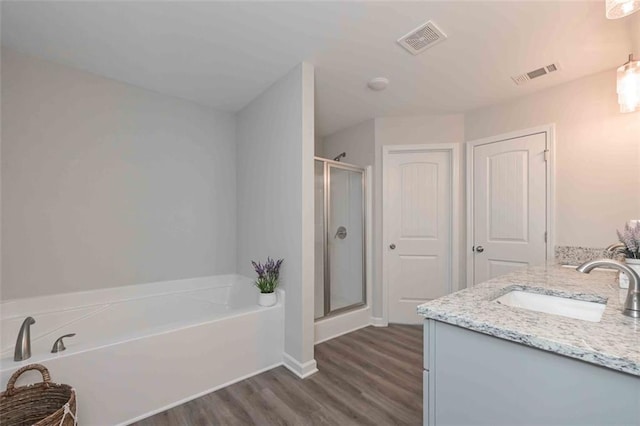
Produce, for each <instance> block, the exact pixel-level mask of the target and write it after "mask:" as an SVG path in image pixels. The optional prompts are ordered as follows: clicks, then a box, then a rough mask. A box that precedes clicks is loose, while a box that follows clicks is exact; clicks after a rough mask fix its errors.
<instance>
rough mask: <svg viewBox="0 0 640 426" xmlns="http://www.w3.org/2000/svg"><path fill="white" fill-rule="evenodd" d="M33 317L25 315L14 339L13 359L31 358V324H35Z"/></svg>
mask: <svg viewBox="0 0 640 426" xmlns="http://www.w3.org/2000/svg"><path fill="white" fill-rule="evenodd" d="M35 323H36V320H34V319H33V317H27V318H26V319H25V320H24V321H23V322H22V325H21V326H20V332H19V333H18V339H17V340H16V350H15V352H14V353H13V360H14V361H24V360H25V359H29V358H31V329H30V327H31V325H33V324H35Z"/></svg>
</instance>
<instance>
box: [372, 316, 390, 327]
mask: <svg viewBox="0 0 640 426" xmlns="http://www.w3.org/2000/svg"><path fill="white" fill-rule="evenodd" d="M370 323H371V325H372V326H374V327H388V326H389V321H387V320H385V319H384V318H382V317H371V320H370Z"/></svg>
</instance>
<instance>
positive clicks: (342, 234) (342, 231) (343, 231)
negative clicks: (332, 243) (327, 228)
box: [333, 226, 347, 240]
mask: <svg viewBox="0 0 640 426" xmlns="http://www.w3.org/2000/svg"><path fill="white" fill-rule="evenodd" d="M333 238H340V239H341V240H344V239H345V238H347V228H345V227H344V226H340V227H338V230H337V231H336V235H334V236H333Z"/></svg>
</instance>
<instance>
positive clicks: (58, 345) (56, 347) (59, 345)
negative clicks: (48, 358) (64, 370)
mask: <svg viewBox="0 0 640 426" xmlns="http://www.w3.org/2000/svg"><path fill="white" fill-rule="evenodd" d="M75 335H76V333H71V334H65V335H64V336H60V337H58V340H56V341H55V343H54V344H53V348H51V353H52V354H55V353H57V352H62V351H64V350H65V349H67V348H65V346H64V342H63V341H62V339H64V338H65V337H73V336H75Z"/></svg>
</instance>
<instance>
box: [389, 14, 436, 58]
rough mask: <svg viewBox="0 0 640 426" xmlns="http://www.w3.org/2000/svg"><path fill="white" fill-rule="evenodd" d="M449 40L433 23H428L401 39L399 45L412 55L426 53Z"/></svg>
mask: <svg viewBox="0 0 640 426" xmlns="http://www.w3.org/2000/svg"><path fill="white" fill-rule="evenodd" d="M446 39H447V35H446V34H445V33H444V32H442V30H441V29H440V28H438V26H437V25H436V24H435V23H434V22H433V21H427V22H426V23H424V24H422V25H420V26H419V27H418V28H416V29H414V30H412V31H410V32H408V33H407V34H405V35H403V36H402V37H400V38H399V39H398V40H397V41H398V44H399V45H400V46H402V47H404V48H405V49H407V51H408V52H409V53H411V54H412V55H417V54H418V53H421V52H424V51H425V50H427V49H428V48H430V47H433V46H435V45H436V44H438V43H442V42H443V41H445V40H446Z"/></svg>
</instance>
